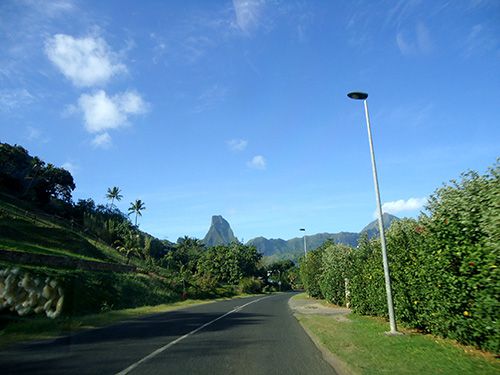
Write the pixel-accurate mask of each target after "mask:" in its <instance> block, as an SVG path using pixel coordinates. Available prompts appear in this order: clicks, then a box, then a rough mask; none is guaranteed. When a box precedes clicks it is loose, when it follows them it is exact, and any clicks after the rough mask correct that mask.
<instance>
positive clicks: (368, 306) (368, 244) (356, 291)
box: [347, 236, 387, 316]
mask: <svg viewBox="0 0 500 375" xmlns="http://www.w3.org/2000/svg"><path fill="white" fill-rule="evenodd" d="M349 265H350V267H349V269H348V272H347V278H348V279H349V291H350V294H351V296H350V298H351V303H350V305H351V308H352V310H353V311H354V312H356V313H359V314H365V315H380V316H387V302H386V301H387V300H386V294H385V286H384V271H383V268H382V255H381V248H380V242H379V241H378V240H368V237H367V236H363V237H362V238H361V239H360V241H359V245H358V247H357V248H356V249H354V250H353V251H352V252H351V257H350V262H349Z"/></svg>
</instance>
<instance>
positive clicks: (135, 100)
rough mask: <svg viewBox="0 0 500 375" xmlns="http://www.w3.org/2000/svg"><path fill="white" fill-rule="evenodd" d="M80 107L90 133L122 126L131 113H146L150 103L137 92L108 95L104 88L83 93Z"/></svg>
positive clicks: (79, 100) (79, 102) (79, 101)
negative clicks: (91, 92)
mask: <svg viewBox="0 0 500 375" xmlns="http://www.w3.org/2000/svg"><path fill="white" fill-rule="evenodd" d="M78 107H79V109H80V110H81V111H82V112H83V116H84V120H85V129H87V131H88V132H89V133H101V132H103V131H106V130H109V129H116V128H119V127H122V126H124V125H126V124H127V120H128V116H129V115H137V114H140V113H144V112H146V111H147V109H148V105H147V104H146V103H145V102H144V100H143V99H142V98H141V96H140V95H139V94H138V93H136V92H133V91H126V92H124V93H120V94H117V95H115V96H108V95H107V94H106V92H105V91H103V90H99V91H97V92H95V93H94V94H83V95H81V96H80V98H79V99H78Z"/></svg>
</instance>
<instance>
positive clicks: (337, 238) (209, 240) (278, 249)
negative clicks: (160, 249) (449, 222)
mask: <svg viewBox="0 0 500 375" xmlns="http://www.w3.org/2000/svg"><path fill="white" fill-rule="evenodd" d="M383 220H384V228H385V229H387V228H389V227H390V225H391V224H392V222H393V221H395V220H399V218H398V217H396V216H394V215H391V214H388V213H384V215H383ZM363 233H366V234H367V235H368V237H369V238H372V237H374V236H377V235H378V233H379V231H378V220H377V219H375V220H374V221H372V222H371V223H369V224H368V225H367V226H365V227H364V228H363V229H362V230H361V232H359V233H355V232H339V233H316V234H312V235H307V249H308V250H314V249H316V248H318V247H319V246H321V245H322V244H323V243H325V242H326V241H327V240H332V241H333V242H335V243H341V244H344V245H349V246H353V247H355V246H357V244H358V240H359V237H360V236H361V235H362V234H363ZM303 241H304V240H303V237H295V238H291V239H289V240H283V239H281V238H271V239H267V238H265V237H256V238H253V239H251V240H249V241H248V242H247V243H246V244H247V245H250V246H255V247H256V248H257V250H259V251H260V252H261V253H262V254H263V255H264V256H270V255H275V254H286V253H299V252H301V251H303V249H304V242H303ZM231 242H238V239H237V238H236V237H235V235H234V233H233V231H232V229H231V226H230V225H229V223H228V222H227V221H226V220H225V219H224V218H223V217H222V216H220V215H214V216H212V223H211V225H210V229H209V230H208V233H207V234H206V236H205V238H204V239H203V243H204V244H205V245H206V246H208V247H210V246H217V245H227V244H229V243H231Z"/></svg>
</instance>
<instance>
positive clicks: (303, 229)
mask: <svg viewBox="0 0 500 375" xmlns="http://www.w3.org/2000/svg"><path fill="white" fill-rule="evenodd" d="M299 230H300V231H301V232H304V255H307V244H306V228H300V229H299Z"/></svg>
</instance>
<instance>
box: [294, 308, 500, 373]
mask: <svg viewBox="0 0 500 375" xmlns="http://www.w3.org/2000/svg"><path fill="white" fill-rule="evenodd" d="M297 317H298V319H299V321H300V323H301V324H303V325H304V326H305V327H306V328H307V329H309V331H311V332H312V333H313V334H314V335H316V336H317V337H318V339H319V341H320V342H321V344H322V345H323V346H324V347H325V348H326V349H328V350H329V351H330V352H331V353H333V354H334V356H336V357H337V358H339V359H340V360H341V361H343V362H344V363H345V364H346V365H347V367H348V368H350V369H351V370H352V372H353V373H355V374H395V373H397V374H454V375H455V374H499V373H500V363H499V360H498V359H495V358H494V357H493V355H491V354H487V353H482V352H480V351H478V350H475V349H472V348H468V347H463V346H460V345H458V344H455V343H454V342H452V341H451V340H445V339H440V338H437V337H434V336H431V335H423V334H419V333H412V332H405V334H404V335H402V336H387V335H386V334H385V331H387V330H388V323H387V322H385V321H383V320H382V319H378V318H371V317H366V316H359V315H355V314H350V315H349V316H348V318H349V320H350V321H348V322H342V321H338V320H336V319H335V318H334V317H332V316H319V315H301V314H297Z"/></svg>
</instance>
